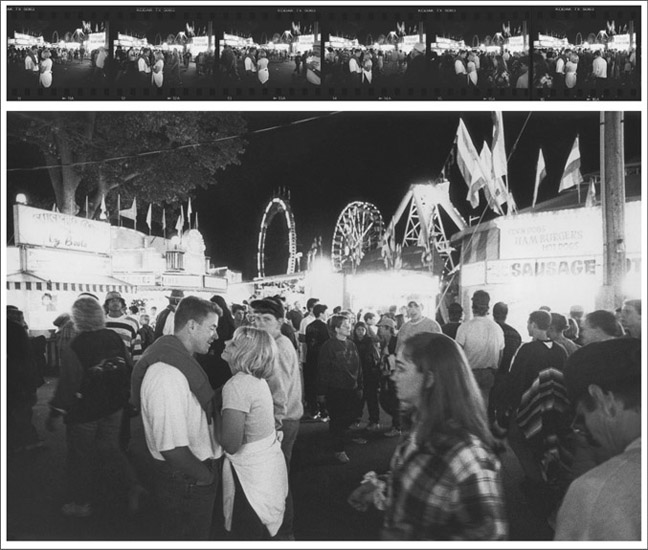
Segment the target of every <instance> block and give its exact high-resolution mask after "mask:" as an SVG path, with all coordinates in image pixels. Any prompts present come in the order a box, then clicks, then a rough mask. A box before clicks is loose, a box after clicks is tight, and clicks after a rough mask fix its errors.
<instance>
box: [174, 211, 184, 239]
mask: <svg viewBox="0 0 648 550" xmlns="http://www.w3.org/2000/svg"><path fill="white" fill-rule="evenodd" d="M183 228H184V210H183V209H182V205H180V215H179V216H178V220H177V221H176V224H175V229H176V231H177V232H178V234H180V235H181V234H182V229H183Z"/></svg>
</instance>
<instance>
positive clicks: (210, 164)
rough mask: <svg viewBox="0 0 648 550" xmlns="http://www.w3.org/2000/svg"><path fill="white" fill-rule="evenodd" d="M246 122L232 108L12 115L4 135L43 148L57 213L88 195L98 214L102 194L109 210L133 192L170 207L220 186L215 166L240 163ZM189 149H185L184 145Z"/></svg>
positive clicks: (71, 209) (75, 208) (72, 209)
mask: <svg viewBox="0 0 648 550" xmlns="http://www.w3.org/2000/svg"><path fill="white" fill-rule="evenodd" d="M246 127H247V126H246V122H245V120H244V118H243V117H242V116H240V115H239V114H236V113H210V112H209V113H208V112H153V111H150V112H119V113H117V112H54V113H43V112H34V113H26V112H23V113H9V114H8V134H9V136H10V137H11V138H12V139H19V140H22V141H25V142H28V143H30V144H32V145H34V146H36V147H37V148H38V149H39V150H40V152H41V153H42V155H43V157H44V160H45V162H46V165H47V166H48V169H47V170H48V172H49V177H50V181H51V184H52V187H53V189H54V194H55V197H56V204H57V206H58V208H59V210H60V211H61V212H64V213H67V214H77V213H79V212H81V211H83V209H84V208H85V197H86V196H87V197H89V203H90V212H91V214H95V213H96V212H97V211H98V208H99V206H100V204H101V198H102V196H104V197H105V198H106V203H107V205H108V209H109V210H110V211H114V210H115V208H116V203H117V195H118V194H119V195H120V198H121V207H122V208H126V207H127V206H130V204H131V202H132V200H133V198H134V197H137V200H138V204H139V205H140V207H141V208H146V207H148V204H149V203H153V204H157V205H161V204H167V205H174V203H179V202H180V201H184V200H186V198H187V197H188V196H190V195H191V194H192V193H193V192H194V191H195V190H196V189H197V188H205V187H208V186H210V185H214V184H216V183H217V181H218V180H217V176H218V172H219V171H220V170H224V169H225V168H226V167H227V166H230V165H237V164H239V163H240V157H241V155H242V154H243V152H244V151H245V146H246V141H245V140H244V139H242V138H241V137H237V136H240V135H242V134H243V133H244V132H245V131H246ZM185 146H188V147H185Z"/></svg>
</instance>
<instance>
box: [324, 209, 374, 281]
mask: <svg viewBox="0 0 648 550" xmlns="http://www.w3.org/2000/svg"><path fill="white" fill-rule="evenodd" d="M383 230H384V223H383V219H382V216H381V214H380V211H379V210H378V208H376V206H375V205H373V204H371V203H369V202H360V201H355V202H352V203H349V204H347V205H346V207H345V208H344V210H342V212H341V214H340V216H339V217H338V220H337V223H336V224H335V231H334V232H333V244H332V246H331V261H332V262H333V267H334V269H336V270H338V271H342V270H346V269H350V270H351V271H355V270H356V268H357V267H358V266H359V265H360V262H361V261H362V258H363V257H364V256H365V254H366V253H367V252H369V251H370V250H375V249H377V248H378V247H379V246H380V244H381V239H382V235H383Z"/></svg>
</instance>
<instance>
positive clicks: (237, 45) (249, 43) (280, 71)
mask: <svg viewBox="0 0 648 550" xmlns="http://www.w3.org/2000/svg"><path fill="white" fill-rule="evenodd" d="M252 15H255V16H254V17H249V18H248V19H247V20H245V19H239V18H237V19H235V20H228V21H225V22H223V23H222V28H223V33H222V36H221V38H220V41H219V68H220V76H221V79H220V85H221V86H222V87H223V88H225V89H227V90H228V93H227V94H226V95H228V96H229V95H231V94H232V90H235V89H239V90H242V92H243V95H244V97H248V98H251V99H254V98H261V97H263V98H267V97H268V95H272V96H277V95H279V96H281V95H287V94H288V90H290V89H293V90H306V91H307V92H308V94H307V95H309V96H311V97H314V94H315V90H316V89H317V90H319V88H320V85H321V78H322V74H321V73H322V71H321V66H322V59H321V53H322V44H321V34H320V24H319V21H318V19H317V15H316V13H315V11H314V10H313V11H310V12H302V11H297V10H295V11H292V10H276V11H274V12H270V13H268V12H266V11H263V10H260V13H258V14H252ZM277 90H278V91H279V92H278V93H277ZM250 92H252V93H250ZM262 94H263V95H262Z"/></svg>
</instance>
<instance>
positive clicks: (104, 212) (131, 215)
mask: <svg viewBox="0 0 648 550" xmlns="http://www.w3.org/2000/svg"><path fill="white" fill-rule="evenodd" d="M58 211H59V210H58V207H57V206H56V203H54V204H53V205H52V212H58ZM85 212H86V218H87V217H91V213H90V207H89V199H88V197H87V196H86V198H85ZM193 214H195V216H194V220H195V221H194V222H193V223H192V215H193ZM98 218H99V219H100V220H103V221H108V220H110V213H109V212H108V208H107V207H106V197H105V195H102V196H101V204H100V207H99V215H98ZM122 218H126V219H128V220H132V221H133V227H137V218H138V212H137V198H133V202H132V203H131V205H130V207H128V208H121V196H120V195H119V194H118V195H117V223H118V225H121V219H122ZM144 223H146V227H148V230H149V235H150V234H151V232H152V230H153V204H152V203H149V205H148V209H147V211H146V217H145V219H144ZM160 223H161V225H162V233H163V234H164V235H166V230H167V220H166V208H164V207H163V208H162V216H161V220H160ZM186 224H188V225H189V229H198V212H194V211H193V208H192V205H191V197H190V198H189V200H188V204H187V217H186V218H185V215H184V206H183V205H180V214H179V215H178V219H177V221H176V223H175V226H174V228H175V230H176V231H177V232H178V233H182V231H184V229H185V225H186Z"/></svg>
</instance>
